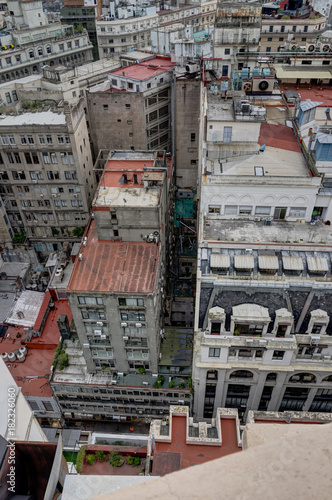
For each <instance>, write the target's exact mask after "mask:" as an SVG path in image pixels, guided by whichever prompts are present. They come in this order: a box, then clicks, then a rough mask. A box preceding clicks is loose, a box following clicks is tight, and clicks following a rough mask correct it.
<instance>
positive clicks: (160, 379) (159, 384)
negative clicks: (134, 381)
mask: <svg viewBox="0 0 332 500" xmlns="http://www.w3.org/2000/svg"><path fill="white" fill-rule="evenodd" d="M164 382H165V377H164V376H163V375H159V377H158V378H157V380H156V381H155V383H154V384H153V387H155V388H156V389H160V387H162V385H163V383H164Z"/></svg>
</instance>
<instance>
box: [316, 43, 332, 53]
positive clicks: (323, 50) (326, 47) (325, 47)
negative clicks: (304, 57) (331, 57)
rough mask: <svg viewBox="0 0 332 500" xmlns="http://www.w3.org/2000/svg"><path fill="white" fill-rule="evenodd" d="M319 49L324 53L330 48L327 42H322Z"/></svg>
mask: <svg viewBox="0 0 332 500" xmlns="http://www.w3.org/2000/svg"><path fill="white" fill-rule="evenodd" d="M319 50H320V52H325V53H326V52H330V50H331V46H330V45H329V44H327V43H324V44H322V45H321V46H320V47H319Z"/></svg>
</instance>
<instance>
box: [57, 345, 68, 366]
mask: <svg viewBox="0 0 332 500" xmlns="http://www.w3.org/2000/svg"><path fill="white" fill-rule="evenodd" d="M58 363H59V370H61V371H62V370H64V369H65V368H66V367H67V366H68V365H69V360H68V354H67V353H66V351H64V350H62V351H61V352H60V354H59V357H58Z"/></svg>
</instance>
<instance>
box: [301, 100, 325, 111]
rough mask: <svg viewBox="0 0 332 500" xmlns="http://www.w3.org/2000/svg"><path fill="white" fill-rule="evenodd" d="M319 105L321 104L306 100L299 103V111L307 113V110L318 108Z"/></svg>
mask: <svg viewBox="0 0 332 500" xmlns="http://www.w3.org/2000/svg"><path fill="white" fill-rule="evenodd" d="M321 104H323V103H322V102H318V101H311V100H310V99H306V100H305V101H302V102H300V109H302V111H308V110H309V109H313V108H317V106H320V105H321Z"/></svg>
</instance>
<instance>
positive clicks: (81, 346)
mask: <svg viewBox="0 0 332 500" xmlns="http://www.w3.org/2000/svg"><path fill="white" fill-rule="evenodd" d="M172 168H173V167H172V158H171V157H166V156H165V153H164V152H154V151H141V152H131V151H115V152H111V153H110V155H109V158H108V160H107V162H106V165H105V169H104V171H103V173H102V176H101V179H100V182H99V186H98V189H97V192H96V195H95V198H94V202H93V214H92V219H91V222H90V224H89V226H88V228H87V231H86V232H85V235H84V238H83V242H82V245H81V248H80V253H79V255H78V258H77V260H76V262H75V265H74V270H73V273H72V276H71V279H70V281H69V285H68V288H67V296H68V300H69V304H70V308H71V311H72V313H73V319H74V323H75V328H76V331H77V336H78V341H74V340H71V341H66V347H65V349H66V352H67V354H68V355H69V366H68V368H65V369H64V370H63V371H58V370H57V371H56V372H55V373H54V376H53V379H52V382H51V384H52V388H53V391H54V394H55V395H56V397H57V399H58V401H59V404H60V406H61V409H62V411H63V414H64V417H65V418H68V419H73V418H75V419H80V418H88V419H102V420H110V419H114V420H120V419H125V420H126V419H132V418H135V417H137V416H138V415H142V416H144V417H151V416H153V415H157V414H167V413H168V406H169V404H170V402H171V401H174V400H176V401H178V404H185V402H186V403H187V404H189V403H190V392H189V389H188V387H187V383H186V382H185V381H184V380H183V379H181V378H179V377H178V376H177V375H176V376H175V377H174V378H172V376H170V377H167V376H165V375H163V376H161V375H158V364H159V361H160V358H161V356H162V354H161V341H162V337H163V335H164V333H163V322H162V310H163V303H164V291H163V288H164V286H165V284H164V280H165V258H164V255H165V246H166V245H167V241H166V239H167V238H168V231H167V222H166V221H167V218H168V211H169V210H171V207H172V190H173V188H172V185H173V180H172ZM168 364H169V365H172V361H171V360H170V359H168ZM166 368H167V367H164V373H167V370H166ZM165 370H166V371H165ZM168 373H175V374H176V373H177V371H176V370H175V369H174V371H173V372H172V371H169V372H168ZM71 397H74V398H75V400H74V401H73V400H72V399H71Z"/></svg>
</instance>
